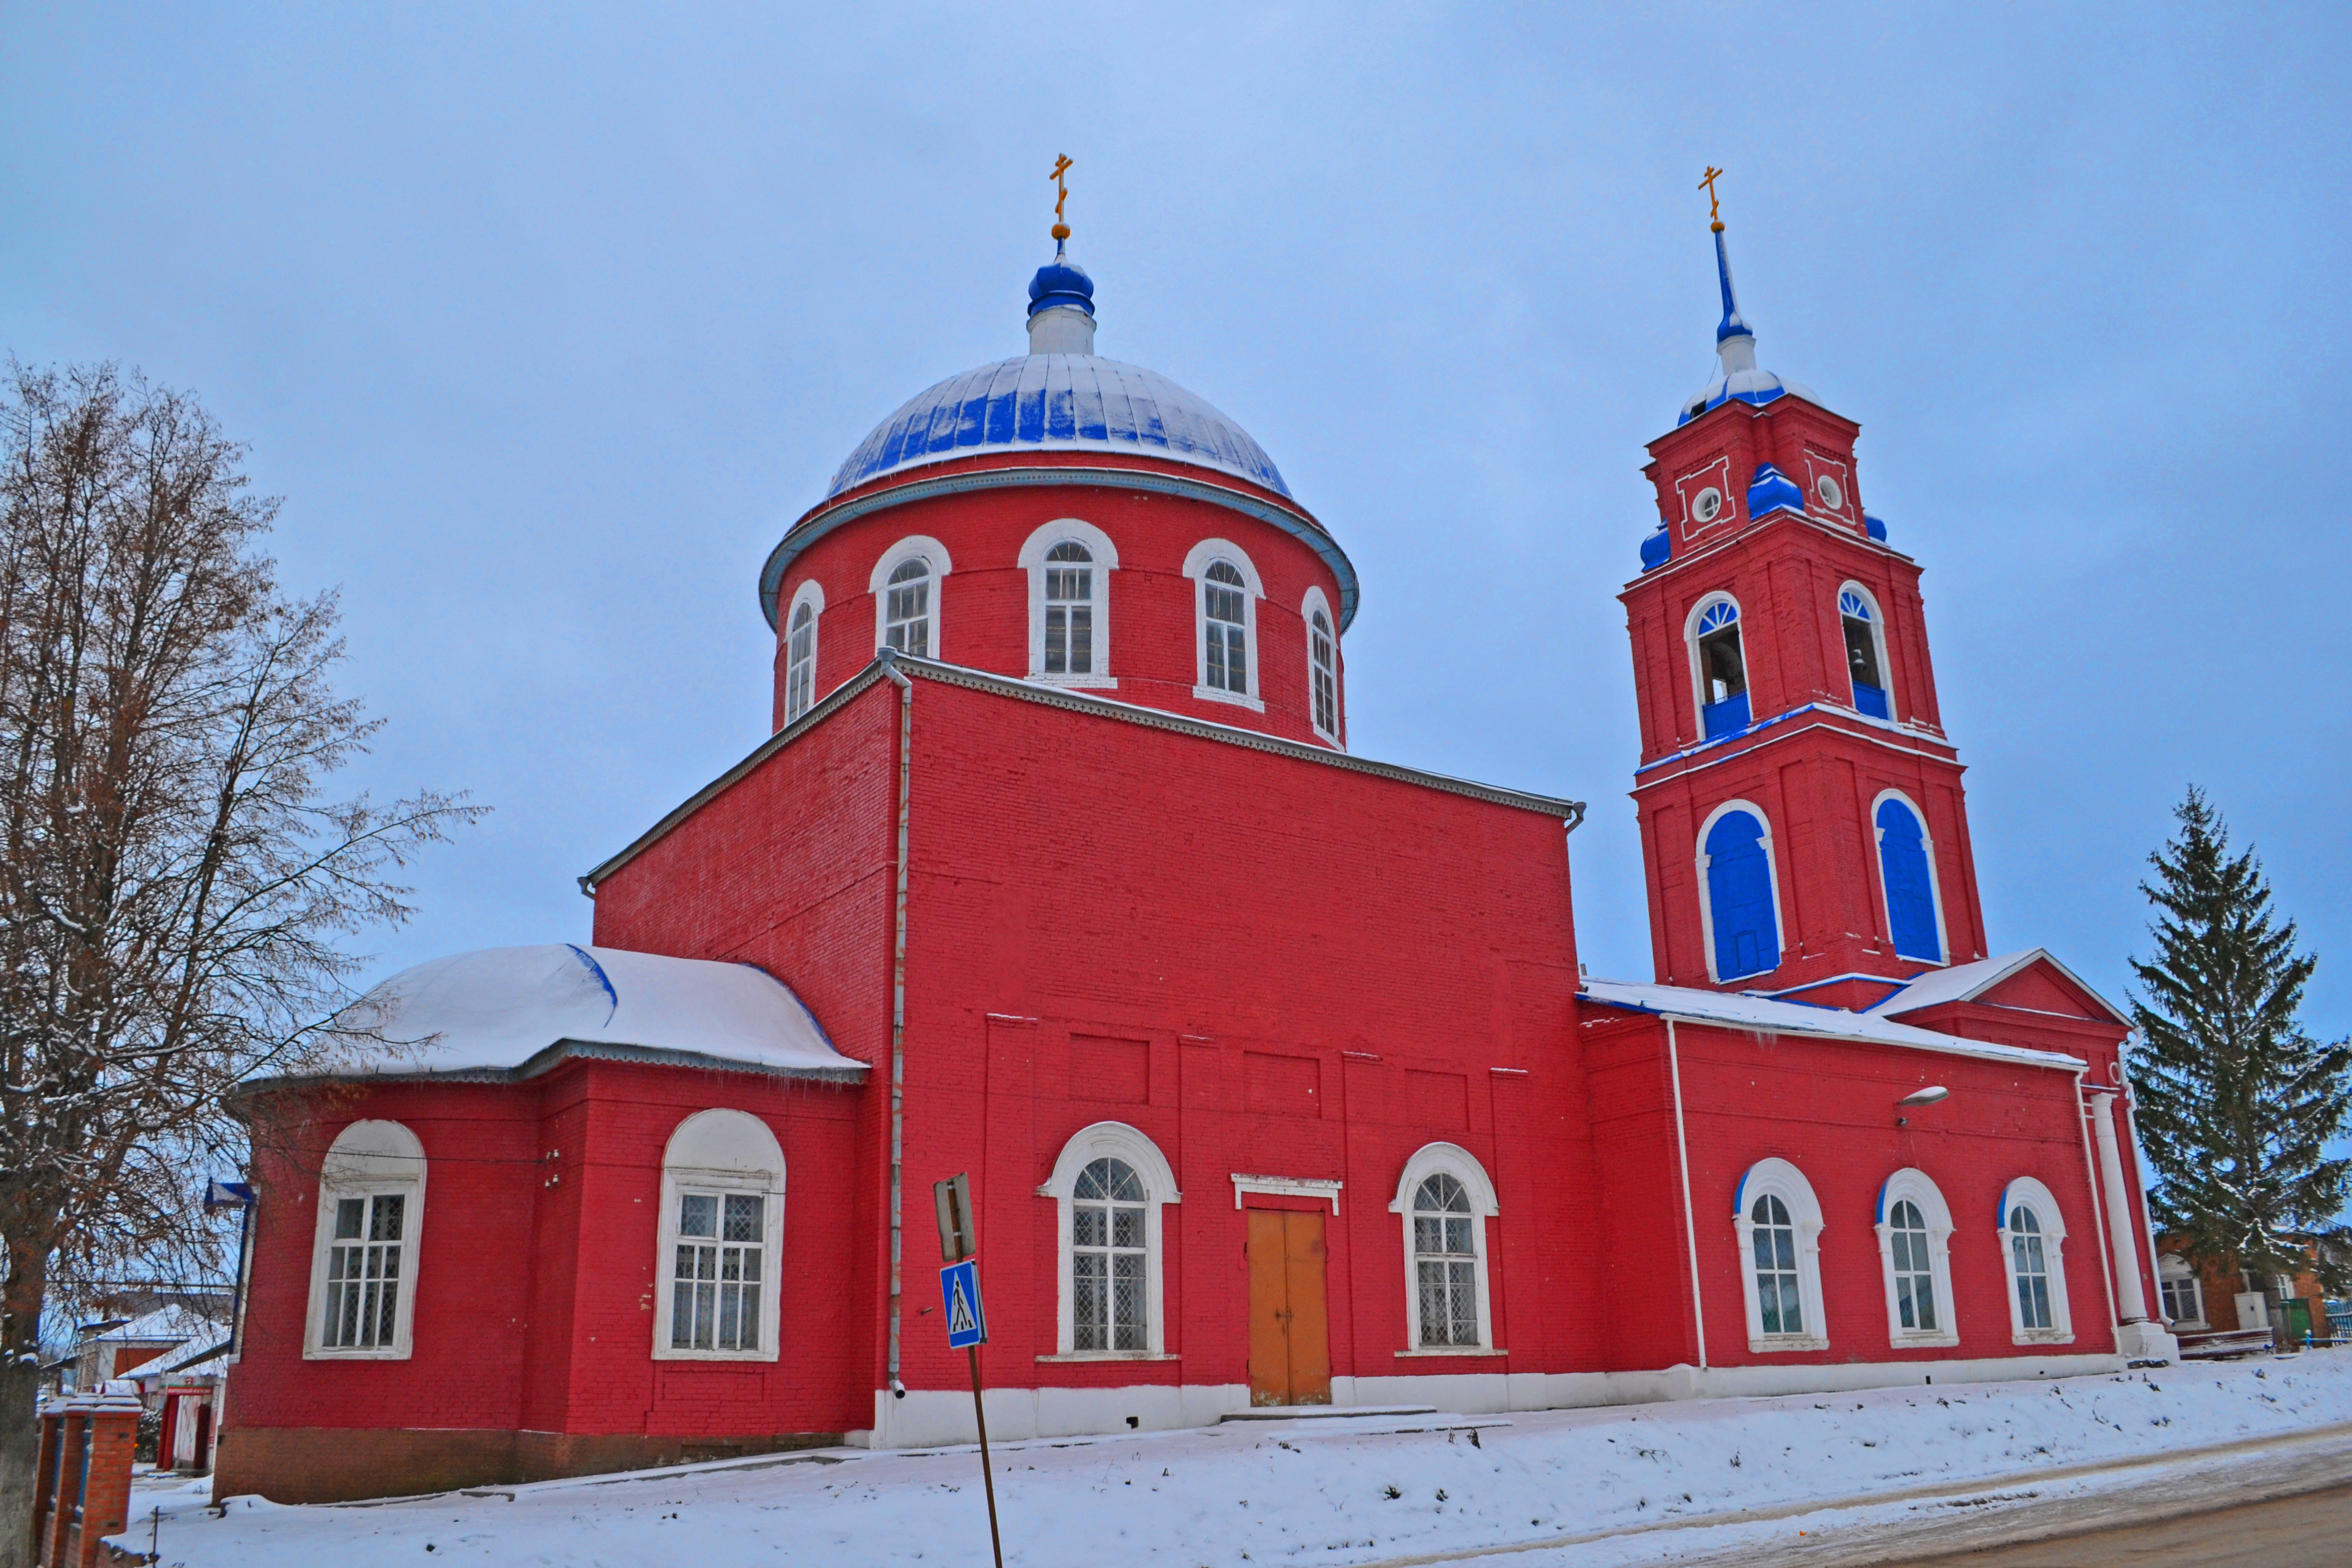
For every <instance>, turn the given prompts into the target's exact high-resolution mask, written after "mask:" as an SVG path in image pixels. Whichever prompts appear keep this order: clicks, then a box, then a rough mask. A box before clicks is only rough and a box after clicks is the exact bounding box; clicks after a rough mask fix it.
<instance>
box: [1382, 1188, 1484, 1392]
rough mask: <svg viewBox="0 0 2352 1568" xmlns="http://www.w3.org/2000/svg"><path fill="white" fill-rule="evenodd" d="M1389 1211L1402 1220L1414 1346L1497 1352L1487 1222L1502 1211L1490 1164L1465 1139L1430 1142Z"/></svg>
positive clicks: (1408, 1311) (1425, 1349)
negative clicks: (1488, 1276) (1463, 1143)
mask: <svg viewBox="0 0 2352 1568" xmlns="http://www.w3.org/2000/svg"><path fill="white" fill-rule="evenodd" d="M1389 1210H1390V1212H1391V1213H1392V1214H1396V1215H1402V1216H1403V1220H1404V1263H1405V1282H1404V1293H1405V1321H1406V1322H1407V1323H1408V1324H1409V1325H1411V1328H1410V1332H1411V1335H1412V1351H1415V1352H1427V1353H1433V1354H1445V1353H1449V1352H1451V1353H1454V1354H1460V1353H1463V1352H1482V1351H1491V1350H1493V1349H1494V1348H1495V1333H1494V1323H1493V1319H1492V1315H1491V1313H1490V1311H1489V1309H1488V1302H1487V1289H1486V1221H1487V1220H1488V1219H1490V1218H1492V1217H1494V1215H1496V1213H1497V1212H1499V1211H1498V1209H1497V1207H1496V1202H1495V1184H1494V1183H1493V1182H1492V1181H1491V1180H1490V1179H1488V1177H1487V1175H1486V1167H1485V1166H1484V1165H1482V1164H1480V1163H1478V1160H1477V1158H1476V1156H1475V1155H1473V1154H1472V1153H1471V1152H1469V1151H1468V1150H1467V1149H1465V1148H1463V1147H1462V1146H1461V1145H1460V1144H1457V1143H1429V1144H1424V1145H1423V1147H1422V1148H1420V1149H1418V1150H1416V1151H1415V1152H1413V1155H1412V1158H1411V1159H1410V1160H1407V1161H1406V1162H1405V1165H1404V1172H1403V1174H1402V1176H1401V1177H1400V1178H1399V1180H1398V1182H1397V1193H1396V1199H1395V1201H1394V1202H1392V1203H1391V1204H1390V1205H1389Z"/></svg>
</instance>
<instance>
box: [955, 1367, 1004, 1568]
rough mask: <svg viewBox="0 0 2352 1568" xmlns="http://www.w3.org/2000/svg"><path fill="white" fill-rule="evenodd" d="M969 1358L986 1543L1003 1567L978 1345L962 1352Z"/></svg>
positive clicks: (998, 1564) (1000, 1566) (993, 1471)
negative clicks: (985, 1503) (985, 1513)
mask: <svg viewBox="0 0 2352 1568" xmlns="http://www.w3.org/2000/svg"><path fill="white" fill-rule="evenodd" d="M964 1354H966V1355H968V1356H970V1357H971V1418H972V1420H973V1421H975V1422H976V1423H978V1424H979V1426H980V1479H981V1480H982V1483H983V1484H984V1486H985V1487H986V1489H987V1492H988V1544H989V1547H990V1549H991V1550H992V1551H993V1552H995V1553H996V1568H1004V1542H1003V1540H1002V1539H1001V1538H1000V1537H999V1536H998V1535H997V1533H996V1469H995V1467H993V1466H992V1465H991V1464H990V1463H989V1462H988V1412H987V1411H986V1410H984V1409H982V1407H981V1403H980V1347H979V1346H978V1345H973V1346H971V1348H969V1349H968V1350H966V1351H965V1352H964Z"/></svg>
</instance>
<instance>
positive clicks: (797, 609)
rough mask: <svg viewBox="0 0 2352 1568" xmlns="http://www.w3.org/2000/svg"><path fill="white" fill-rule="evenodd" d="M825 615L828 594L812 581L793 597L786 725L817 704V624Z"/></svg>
mask: <svg viewBox="0 0 2352 1568" xmlns="http://www.w3.org/2000/svg"><path fill="white" fill-rule="evenodd" d="M823 614H824V589H823V588H821V587H819V586H818V585H817V583H816V579H814V577H812V578H811V579H809V580H808V581H807V582H805V583H803V584H801V585H800V589H799V591H798V592H796V593H794V594H793V608H792V618H791V619H790V620H788V621H786V622H785V624H784V722H785V723H787V724H789V723H791V722H792V721H793V720H795V719H797V718H799V717H800V716H801V715H802V714H803V713H805V712H807V711H808V710H809V708H810V705H811V704H813V703H814V701H815V700H816V622H817V617H818V616H821V615H823Z"/></svg>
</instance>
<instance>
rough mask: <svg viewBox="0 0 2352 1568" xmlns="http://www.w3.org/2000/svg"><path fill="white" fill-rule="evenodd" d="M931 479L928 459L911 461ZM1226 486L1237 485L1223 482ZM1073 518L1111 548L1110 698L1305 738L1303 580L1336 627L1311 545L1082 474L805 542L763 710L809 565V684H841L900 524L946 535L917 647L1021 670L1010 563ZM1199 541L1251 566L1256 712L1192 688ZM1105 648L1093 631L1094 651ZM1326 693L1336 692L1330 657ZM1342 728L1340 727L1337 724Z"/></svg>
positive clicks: (780, 706)
mask: <svg viewBox="0 0 2352 1568" xmlns="http://www.w3.org/2000/svg"><path fill="white" fill-rule="evenodd" d="M925 473H926V476H927V477H929V470H928V469H927V470H925ZM1234 488H1235V489H1248V487H1247V486H1245V485H1241V484H1239V483H1238V482H1236V483H1235V484H1234ZM1070 517H1076V518H1083V519H1085V520H1086V521H1088V522H1090V523H1092V524H1094V526H1096V527H1097V528H1099V529H1101V530H1102V531H1104V532H1105V533H1107V534H1108V535H1109V536H1110V539H1111V542H1112V543H1113V544H1115V545H1117V546H1118V570H1117V571H1115V572H1112V573H1110V574H1109V584H1110V601H1109V612H1108V613H1109V628H1108V631H1109V637H1108V645H1107V646H1108V659H1109V663H1108V668H1109V671H1110V673H1111V674H1112V675H1113V676H1115V677H1116V678H1117V679H1118V689H1117V690H1116V691H1113V692H1107V693H1105V695H1108V696H1115V697H1117V698H1118V699H1119V700H1122V701H1127V702H1137V703H1141V704H1143V705H1145V706H1147V707H1151V708H1160V709H1165V710H1169V711H1171V712H1175V713H1186V714H1191V715H1192V716H1194V717H1197V718H1202V719H1208V720H1211V721H1214V722H1216V723H1220V724H1233V725H1237V726H1239V727H1241V728H1243V729H1249V730H1263V731H1267V732H1269V733H1272V734H1276V735H1283V736H1286V737H1287V738H1289V739H1291V740H1295V741H1306V742H1315V741H1316V740H1317V737H1316V735H1315V732H1314V726H1313V723H1312V715H1311V713H1310V710H1309V696H1308V691H1307V623H1306V621H1305V619H1304V617H1303V616H1302V615H1301V613H1300V606H1301V605H1302V604H1303V603H1304V601H1305V599H1306V595H1307V589H1308V587H1309V586H1316V587H1320V588H1321V589H1322V590H1323V595H1324V599H1325V601H1326V602H1327V603H1328V605H1330V607H1331V612H1332V615H1333V616H1334V621H1333V626H1334V629H1335V630H1336V629H1337V626H1338V621H1337V618H1336V617H1337V616H1338V614H1339V583H1338V581H1337V580H1336V579H1335V578H1334V577H1333V576H1332V574H1331V570H1330V568H1329V567H1328V566H1327V565H1325V564H1324V563H1323V561H1322V559H1321V557H1319V556H1318V555H1317V554H1316V553H1315V552H1314V551H1312V550H1310V549H1309V548H1308V547H1307V545H1306V544H1304V543H1303V542H1300V541H1299V540H1297V539H1296V538H1294V537H1293V536H1291V535H1290V534H1287V533H1285V532H1284V531H1281V530H1279V529H1277V528H1275V527H1274V526H1272V525H1271V524H1269V523H1265V522H1261V521H1258V520H1257V519H1255V518H1254V517H1248V516H1244V514H1242V513H1239V512H1235V511H1232V510H1227V509H1225V508H1223V507H1221V506H1216V505H1213V504H1212V503H1210V502H1207V501H1202V500H1192V499H1190V498H1187V497H1183V496H1172V495H1155V494H1151V493H1149V492H1144V491H1138V490H1125V489H1101V488H1090V487H1087V486H1050V487H1046V486H1041V487H1037V488H1034V489H998V490H981V491H975V492H971V493H968V494H961V495H950V496H940V497H935V498H933V499H931V500H920V501H913V502H909V503H908V504H906V505H903V506H897V507H892V508H889V509H887V510H883V511H880V512H876V513H872V514H869V515H868V516H866V517H863V518H860V519H857V520H856V521H852V522H850V523H847V524H845V525H844V526H842V527H840V528H838V529H836V530H835V531H833V532H831V533H828V534H826V535H825V536H824V538H822V539H820V540H818V541H817V542H815V543H814V544H812V545H810V546H809V547H808V549H807V550H806V551H805V552H803V553H802V554H801V555H800V557H799V558H798V559H796V560H795V561H794V562H793V565H792V569H791V571H790V572H789V573H788V574H786V575H785V578H784V582H783V585H782V593H781V595H780V598H779V602H780V603H781V604H782V605H783V606H784V607H785V610H786V612H787V614H786V616H784V617H782V619H783V622H784V625H783V627H782V629H780V631H779V633H778V642H777V647H776V663H775V673H776V685H775V706H774V722H775V724H776V725H777V726H778V727H779V728H781V727H782V723H783V713H784V668H785V664H784V655H785V647H784V640H783V639H784V636H785V633H786V632H787V631H789V612H790V609H791V606H792V602H793V595H794V594H796V593H798V592H799V591H800V586H801V584H803V583H804V582H806V581H808V580H809V579H810V578H812V577H814V578H815V580H816V581H817V582H818V583H819V584H821V585H822V586H823V588H824V606H825V607H824V614H823V615H822V616H820V617H819V618H818V622H817V681H816V695H817V696H818V697H820V698H821V697H823V696H824V693H825V692H827V691H830V690H832V689H834V688H835V687H836V686H839V685H840V684H841V683H842V682H843V681H845V680H847V679H849V678H850V677H851V676H853V675H855V674H856V673H857V671H858V670H860V669H862V668H865V666H866V663H867V662H868V661H869V660H871V659H872V658H873V656H874V642H875V636H874V628H875V616H874V595H873V594H872V592H871V591H870V590H869V588H868V584H869V583H870V582H871V581H872V577H873V573H874V564H875V563H876V562H877V561H878V560H880V559H881V557H882V554H883V552H886V551H887V550H888V549H889V548H890V547H891V546H892V545H893V544H896V543H897V542H898V541H900V540H902V539H905V538H907V537H908V536H909V535H911V534H927V535H929V536H930V537H931V538H934V539H937V540H938V541H939V542H940V543H942V544H944V545H945V546H947V550H948V554H949V556H950V562H951V563H952V566H953V571H952V572H951V573H950V574H949V576H948V578H947V580H946V582H945V583H944V584H934V585H933V593H934V594H935V595H937V601H938V604H939V606H940V619H939V622H938V623H937V624H938V626H939V632H938V641H937V642H936V643H935V644H934V645H933V647H932V650H931V655H932V657H933V658H940V659H945V660H947V661H948V662H950V663H953V664H962V665H969V666H971V667H972V668H978V669H986V670H992V671H994V672H996V673H998V674H1000V675H1010V676H1013V677H1015V678H1018V677H1022V676H1025V675H1027V674H1028V673H1029V574H1028V573H1027V572H1025V571H1023V570H1022V569H1021V567H1020V565H1019V564H1018V562H1019V556H1020V552H1021V546H1022V544H1023V543H1024V542H1025V541H1026V540H1027V539H1028V537H1029V535H1030V534H1031V533H1032V532H1034V531H1035V530H1037V529H1038V528H1039V527H1041V526H1043V525H1044V524H1045V523H1047V522H1051V521H1055V520H1057V519H1060V518H1070ZM1204 539H1223V540H1227V541H1230V542H1233V543H1234V544H1237V545H1239V546H1241V548H1242V550H1243V551H1244V552H1245V553H1246V554H1247V555H1248V557H1249V560H1250V563H1251V564H1252V565H1254V566H1255V568H1256V569H1257V573H1258V576H1259V579H1260V581H1261V582H1262V584H1263V585H1264V586H1265V597H1264V598H1263V599H1261V600H1260V601H1259V602H1258V605H1257V645H1256V647H1255V648H1254V649H1253V650H1252V657H1253V658H1255V661H1256V669H1255V671H1254V672H1253V675H1252V678H1251V688H1250V689H1251V691H1252V692H1253V693H1254V694H1255V695H1256V696H1257V697H1258V698H1260V699H1261V700H1263V701H1264V702H1265V712H1264V713H1263V714H1260V713H1257V712H1254V711H1252V710H1249V709H1247V708H1244V707H1239V706H1236V705H1234V704H1233V703H1229V702H1210V701H1202V700H1200V699H1198V698H1195V697H1194V696H1193V695H1192V689H1193V687H1194V685H1195V684H1196V683H1197V682H1198V680H1199V679H1200V677H1199V672H1198V656H1197V654H1196V652H1195V648H1196V645H1197V641H1198V637H1199V630H1198V623H1197V620H1196V616H1195V599H1194V593H1195V589H1194V584H1193V582H1192V579H1191V578H1188V577H1186V576H1185V575H1184V574H1183V568H1184V557H1185V555H1186V554H1187V553H1188V552H1190V551H1191V550H1192V547H1193V546H1194V545H1195V544H1198V543H1199V542H1201V541H1202V540H1204ZM1105 647H1106V645H1105V644H1104V642H1103V641H1102V640H1101V636H1100V633H1099V632H1098V633H1097V657H1100V656H1101V654H1102V653H1103V651H1104V648H1105ZM1340 699H1341V706H1342V710H1343V711H1344V709H1345V704H1346V665H1345V658H1344V655H1342V656H1341V668H1340ZM1345 733H1346V731H1345V730H1344V729H1343V730H1342V731H1341V734H1342V737H1343V738H1344V736H1345Z"/></svg>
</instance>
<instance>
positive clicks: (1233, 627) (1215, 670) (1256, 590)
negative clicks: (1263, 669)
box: [1184, 539, 1265, 712]
mask: <svg viewBox="0 0 2352 1568" xmlns="http://www.w3.org/2000/svg"><path fill="white" fill-rule="evenodd" d="M1184 574H1185V575H1186V576H1188V577H1190V578H1192V579H1193V581H1194V582H1196V583H1198V584H1200V586H1199V588H1198V590H1197V593H1198V614H1199V620H1200V632H1199V639H1200V640H1199V645H1198V646H1199V651H1200V667H1199V668H1200V683H1199V684H1198V685H1196V686H1194V687H1193V688H1192V695H1193V696H1195V697H1202V698H1207V699H1209V700H1213V701H1218V702H1239V703H1242V704H1243V705H1244V706H1246V707H1250V708H1255V709H1256V710H1259V711H1261V712H1263V711H1265V703H1264V702H1263V701H1262V700H1260V698H1261V695H1262V693H1261V692H1260V689H1259V682H1258V679H1257V673H1256V671H1255V668H1253V665H1254V657H1253V656H1254V652H1255V644H1256V642H1257V601H1258V599H1259V597H1260V596H1261V595H1263V593H1264V589H1263V587H1262V586H1261V585H1260V584H1259V582H1258V575H1257V569H1256V568H1255V566H1253V565H1251V564H1250V560H1249V557H1248V556H1246V555H1244V554H1243V553H1242V552H1241V550H1240V548H1239V547H1238V546H1236V545H1234V544H1233V543H1232V542H1229V541H1226V540H1223V539H1204V540H1202V542H1200V543H1198V544H1196V545H1194V546H1193V547H1192V553H1191V554H1190V555H1188V556H1187V557H1185V560H1184Z"/></svg>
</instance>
